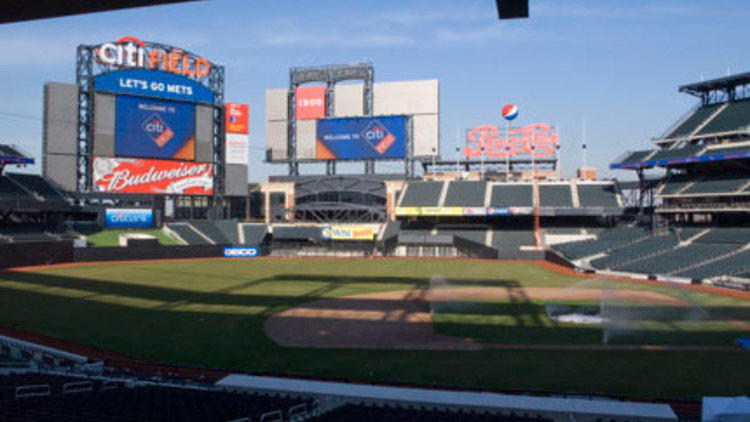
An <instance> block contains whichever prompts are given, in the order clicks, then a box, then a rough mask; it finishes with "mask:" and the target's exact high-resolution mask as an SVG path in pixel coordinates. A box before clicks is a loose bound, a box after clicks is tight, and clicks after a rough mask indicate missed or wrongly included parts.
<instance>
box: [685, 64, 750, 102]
mask: <svg viewBox="0 0 750 422" xmlns="http://www.w3.org/2000/svg"><path fill="white" fill-rule="evenodd" d="M679 92H683V93H686V94H690V95H694V96H696V97H699V98H700V99H701V102H702V103H703V105H707V104H711V103H716V102H721V101H734V100H738V99H741V98H748V97H749V96H750V72H744V73H738V74H736V75H731V76H726V77H723V78H716V79H709V80H707V81H702V82H696V83H692V84H687V85H682V86H681V87H680V88H679Z"/></svg>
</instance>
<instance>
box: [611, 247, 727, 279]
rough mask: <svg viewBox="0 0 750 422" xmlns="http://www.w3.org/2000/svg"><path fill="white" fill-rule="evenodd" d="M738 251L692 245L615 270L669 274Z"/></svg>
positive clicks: (633, 262) (627, 264) (624, 265)
mask: <svg viewBox="0 0 750 422" xmlns="http://www.w3.org/2000/svg"><path fill="white" fill-rule="evenodd" d="M737 249H739V247H738V246H737V245H729V244H691V245H688V246H684V247H679V248H675V249H671V250H669V251H667V252H664V253H660V254H657V255H654V256H650V257H647V258H644V259H639V260H636V261H632V262H629V263H626V264H623V265H619V266H615V267H613V268H614V269H616V270H620V271H632V272H637V273H645V274H668V273H670V272H673V271H677V270H679V269H681V268H685V267H688V266H691V265H695V264H697V263H700V262H704V261H707V260H709V259H713V258H716V257H719V256H721V255H724V254H728V253H730V252H732V251H735V250H737Z"/></svg>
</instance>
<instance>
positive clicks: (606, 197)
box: [578, 183, 620, 208]
mask: <svg viewBox="0 0 750 422" xmlns="http://www.w3.org/2000/svg"><path fill="white" fill-rule="evenodd" d="M578 198H579V201H580V204H581V206H582V207H612V208H617V207H619V206H620V203H619V202H618V201H617V190H616V187H615V184H614V183H607V184H600V183H596V184H590V183H579V184H578Z"/></svg>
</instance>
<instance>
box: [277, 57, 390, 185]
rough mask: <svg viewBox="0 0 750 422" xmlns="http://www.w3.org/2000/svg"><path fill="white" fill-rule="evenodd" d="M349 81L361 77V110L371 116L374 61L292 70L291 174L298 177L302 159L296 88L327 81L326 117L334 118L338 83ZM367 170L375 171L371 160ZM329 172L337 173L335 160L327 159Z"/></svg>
mask: <svg viewBox="0 0 750 422" xmlns="http://www.w3.org/2000/svg"><path fill="white" fill-rule="evenodd" d="M349 80H361V81H363V82H364V90H363V104H364V110H362V112H363V114H364V115H365V116H372V110H373V99H372V85H373V82H374V80H375V68H374V67H373V66H372V63H354V64H346V65H329V66H311V67H294V68H292V69H290V70H289V91H288V93H287V111H288V116H289V118H288V120H287V160H288V162H289V175H290V176H299V163H300V161H299V160H298V159H297V88H298V87H299V86H300V85H303V84H306V83H311V82H324V83H325V84H326V117H333V116H334V113H335V109H334V100H335V88H336V84H337V83H338V82H342V81H349ZM368 163H369V164H368ZM368 169H371V172H374V169H375V165H374V162H373V161H372V160H368V161H366V162H365V173H367V172H368ZM326 174H328V175H334V174H336V162H335V161H328V162H326Z"/></svg>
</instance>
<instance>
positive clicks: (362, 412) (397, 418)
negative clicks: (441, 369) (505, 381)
mask: <svg viewBox="0 0 750 422" xmlns="http://www.w3.org/2000/svg"><path fill="white" fill-rule="evenodd" d="M308 420H309V421H312V422H349V421H359V422H371V421H372V422H376V421H377V422H380V421H394V422H402V421H403V422H407V421H414V422H420V421H435V422H490V421H496V422H552V419H548V418H544V417H541V416H521V415H514V414H510V415H501V414H495V413H479V412H463V411H461V412H459V411H450V410H437V409H414V408H408V409H406V408H393V407H374V406H365V405H354V404H348V405H345V406H342V407H339V408H338V409H335V410H333V411H331V412H328V413H325V414H323V415H321V416H318V417H315V418H313V419H308Z"/></svg>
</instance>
